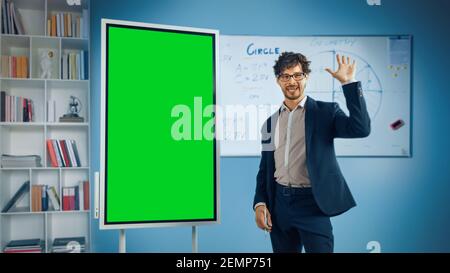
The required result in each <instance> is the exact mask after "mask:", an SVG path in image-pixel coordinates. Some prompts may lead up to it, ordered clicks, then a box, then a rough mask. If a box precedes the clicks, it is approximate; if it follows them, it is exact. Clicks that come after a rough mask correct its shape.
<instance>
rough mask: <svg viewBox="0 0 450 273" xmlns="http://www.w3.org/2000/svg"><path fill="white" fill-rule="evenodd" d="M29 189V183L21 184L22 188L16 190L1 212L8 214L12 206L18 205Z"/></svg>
mask: <svg viewBox="0 0 450 273" xmlns="http://www.w3.org/2000/svg"><path fill="white" fill-rule="evenodd" d="M29 189H30V181H26V182H25V183H23V184H22V186H21V187H20V188H19V189H18V190H17V192H16V193H15V194H14V195H13V197H12V198H11V199H10V200H9V201H8V203H6V205H5V206H4V207H3V209H2V212H8V211H9V210H10V209H11V208H12V207H13V206H14V205H16V204H17V203H19V201H20V200H21V199H22V198H23V196H25V194H26V193H28V191H29Z"/></svg>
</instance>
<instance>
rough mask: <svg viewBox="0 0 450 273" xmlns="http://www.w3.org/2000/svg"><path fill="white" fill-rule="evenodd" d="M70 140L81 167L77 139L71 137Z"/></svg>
mask: <svg viewBox="0 0 450 273" xmlns="http://www.w3.org/2000/svg"><path fill="white" fill-rule="evenodd" d="M70 142H71V143H72V148H73V153H74V154H75V159H76V161H77V166H78V167H81V162H80V156H79V155H78V149H77V145H76V143H75V140H73V139H71V140H70Z"/></svg>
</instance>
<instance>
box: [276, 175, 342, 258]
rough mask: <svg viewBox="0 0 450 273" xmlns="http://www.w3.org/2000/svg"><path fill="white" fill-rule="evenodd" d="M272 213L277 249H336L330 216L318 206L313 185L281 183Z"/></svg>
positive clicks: (317, 250)
mask: <svg viewBox="0 0 450 273" xmlns="http://www.w3.org/2000/svg"><path fill="white" fill-rule="evenodd" d="M275 184H277V186H276V197H275V202H274V208H273V211H272V212H271V215H272V232H271V233H270V239H271V241H272V248H273V252H275V253H280V252H301V251H302V247H304V248H305V251H306V252H308V253H318V252H322V253H323V252H325V253H330V252H333V245H334V238H333V228H332V226H331V221H330V217H328V216H326V215H325V214H323V212H322V211H321V210H320V209H319V207H318V206H317V203H316V201H315V200H314V196H313V194H312V190H311V188H292V187H285V186H282V185H280V184H278V183H275Z"/></svg>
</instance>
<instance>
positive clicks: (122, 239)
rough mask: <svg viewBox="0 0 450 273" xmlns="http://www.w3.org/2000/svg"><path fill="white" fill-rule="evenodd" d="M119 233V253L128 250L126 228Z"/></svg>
mask: <svg viewBox="0 0 450 273" xmlns="http://www.w3.org/2000/svg"><path fill="white" fill-rule="evenodd" d="M119 232H120V234H119V253H125V252H126V251H127V246H126V236H125V229H121V230H120V231H119Z"/></svg>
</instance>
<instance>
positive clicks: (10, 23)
mask: <svg viewBox="0 0 450 273" xmlns="http://www.w3.org/2000/svg"><path fill="white" fill-rule="evenodd" d="M1 5H2V7H1V11H2V33H3V34H20V35H23V34H25V30H24V28H23V24H22V20H21V18H20V14H19V12H18V11H17V10H16V8H15V7H14V2H12V1H9V0H8V1H7V0H1Z"/></svg>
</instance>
